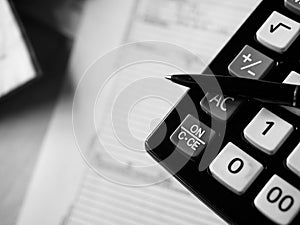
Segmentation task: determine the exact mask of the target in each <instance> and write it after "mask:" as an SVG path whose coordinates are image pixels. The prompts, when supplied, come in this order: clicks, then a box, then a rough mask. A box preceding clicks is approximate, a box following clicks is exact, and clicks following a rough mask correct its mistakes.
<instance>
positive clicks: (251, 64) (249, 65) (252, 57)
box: [228, 45, 274, 79]
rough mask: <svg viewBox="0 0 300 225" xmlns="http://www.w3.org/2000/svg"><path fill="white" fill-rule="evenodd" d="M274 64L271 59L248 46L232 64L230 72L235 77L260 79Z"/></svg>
mask: <svg viewBox="0 0 300 225" xmlns="http://www.w3.org/2000/svg"><path fill="white" fill-rule="evenodd" d="M273 63H274V61H273V60H272V59H271V58H269V57H268V56H266V55H264V54H262V53H260V52H259V51H257V50H255V49H254V48H252V47H250V46H248V45H246V46H245V47H244V48H243V49H242V51H241V52H240V53H239V54H238V55H237V57H236V58H235V59H234V60H233V61H232V62H231V63H230V65H229V67H228V71H229V73H230V74H231V75H233V76H237V77H242V78H250V79H260V78H263V77H264V76H265V75H266V73H267V72H268V71H269V70H270V69H271V67H272V66H273Z"/></svg>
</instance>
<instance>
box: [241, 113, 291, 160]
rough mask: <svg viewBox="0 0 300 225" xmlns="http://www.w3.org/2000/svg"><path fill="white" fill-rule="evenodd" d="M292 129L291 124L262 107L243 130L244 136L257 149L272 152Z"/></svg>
mask: <svg viewBox="0 0 300 225" xmlns="http://www.w3.org/2000/svg"><path fill="white" fill-rule="evenodd" d="M292 131H293V126H292V125H291V124H289V123H288V122H286V121H284V120H283V119H281V118H280V117H278V116H276V115H275V114H273V113H272V112H270V111H269V110H267V109H265V108H262V109H261V110H260V111H259V113H258V114H257V115H256V116H255V117H254V119H253V120H252V121H251V122H250V123H249V124H248V126H247V127H246V128H245V130H244V136H245V138H246V139H247V140H248V141H249V142H250V143H251V144H253V145H254V146H255V147H257V148H258V149H260V150H262V151H264V152H266V153H267V154H269V155H271V154H274V153H275V152H276V151H277V150H278V149H279V147H280V146H281V145H282V144H283V142H284V141H285V140H286V139H287V138H288V136H289V135H290V133H291V132H292Z"/></svg>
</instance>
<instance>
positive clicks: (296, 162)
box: [286, 143, 300, 177]
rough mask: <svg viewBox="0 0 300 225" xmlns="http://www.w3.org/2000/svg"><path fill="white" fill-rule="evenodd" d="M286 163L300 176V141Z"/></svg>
mask: <svg viewBox="0 0 300 225" xmlns="http://www.w3.org/2000/svg"><path fill="white" fill-rule="evenodd" d="M286 164H287V166H288V168H289V169H290V170H292V171H293V172H294V173H295V174H297V175H298V177H300V143H299V144H298V146H297V147H296V148H295V149H294V150H293V152H292V153H291V154H290V155H289V157H288V158H287V161H286Z"/></svg>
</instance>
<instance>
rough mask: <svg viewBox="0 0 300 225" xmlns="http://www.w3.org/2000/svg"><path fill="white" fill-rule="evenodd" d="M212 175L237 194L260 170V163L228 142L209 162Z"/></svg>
mask: <svg viewBox="0 0 300 225" xmlns="http://www.w3.org/2000/svg"><path fill="white" fill-rule="evenodd" d="M209 169H210V171H211V173H212V175H213V176H214V177H215V178H216V179H217V180H218V181H220V182H221V183H222V184H224V185H225V186H226V187H227V188H229V189H231V190H232V191H234V192H235V193H237V194H242V193H244V192H245V191H246V189H247V188H248V187H249V186H250V184H251V183H252V182H253V181H254V180H255V178H256V177H257V176H258V174H259V173H260V172H261V171H262V169H263V167H262V165H261V164H260V163H259V162H257V161H256V160H255V159H253V158H252V157H251V156H249V155H248V154H246V153H245V152H244V151H242V150H241V149H240V148H238V147H237V146H236V145H234V144H233V143H231V142H229V143H228V144H227V145H226V146H225V147H224V148H223V150H222V151H221V152H220V153H219V155H218V156H217V157H216V158H215V159H214V160H213V162H212V163H211V164H210V166H209Z"/></svg>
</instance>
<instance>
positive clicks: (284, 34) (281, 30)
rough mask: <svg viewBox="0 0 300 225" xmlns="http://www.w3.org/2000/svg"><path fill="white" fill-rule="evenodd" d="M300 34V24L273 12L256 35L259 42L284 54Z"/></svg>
mask: <svg viewBox="0 0 300 225" xmlns="http://www.w3.org/2000/svg"><path fill="white" fill-rule="evenodd" d="M299 32H300V24H299V23H297V22H296V21H294V20H291V19H290V18H288V17H286V16H284V15H282V14H280V13H278V12H273V13H272V14H271V16H270V17H269V18H268V19H267V21H266V22H265V23H264V24H263V25H262V26H261V28H259V30H258V31H257V33H256V38H257V40H258V41H259V42H260V43H261V44H263V45H265V46H266V47H268V48H270V49H272V50H274V51H276V52H279V53H282V52H284V51H286V50H287V49H288V48H289V47H290V45H291V44H292V43H293V42H294V40H295V39H296V38H297V36H298V35H299Z"/></svg>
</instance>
